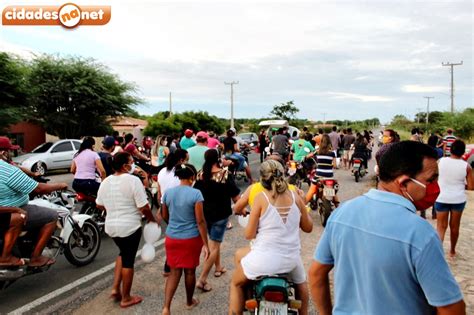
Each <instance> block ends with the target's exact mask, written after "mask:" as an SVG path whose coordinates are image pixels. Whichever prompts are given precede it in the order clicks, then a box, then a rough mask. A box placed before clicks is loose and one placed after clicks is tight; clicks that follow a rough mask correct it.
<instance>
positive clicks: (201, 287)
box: [196, 283, 212, 292]
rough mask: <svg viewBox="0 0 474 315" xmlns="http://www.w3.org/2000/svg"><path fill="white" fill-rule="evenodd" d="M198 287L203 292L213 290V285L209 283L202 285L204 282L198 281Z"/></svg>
mask: <svg viewBox="0 0 474 315" xmlns="http://www.w3.org/2000/svg"><path fill="white" fill-rule="evenodd" d="M196 288H198V289H199V290H201V291H202V292H209V291H212V287H211V285H210V284H209V283H205V284H204V285H202V283H198V284H197V285H196Z"/></svg>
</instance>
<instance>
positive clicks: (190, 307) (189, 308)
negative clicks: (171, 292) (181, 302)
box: [186, 298, 199, 311]
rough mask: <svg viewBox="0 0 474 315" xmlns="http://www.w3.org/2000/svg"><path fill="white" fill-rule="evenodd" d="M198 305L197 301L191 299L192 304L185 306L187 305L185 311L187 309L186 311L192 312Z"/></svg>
mask: <svg viewBox="0 0 474 315" xmlns="http://www.w3.org/2000/svg"><path fill="white" fill-rule="evenodd" d="M198 305H199V300H198V299H195V298H193V304H191V305H187V304H186V309H187V310H188V311H190V310H192V309H193V308H195V307H196V306H198Z"/></svg>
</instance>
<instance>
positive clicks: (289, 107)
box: [270, 101, 300, 122]
mask: <svg viewBox="0 0 474 315" xmlns="http://www.w3.org/2000/svg"><path fill="white" fill-rule="evenodd" d="M299 111H300V110H299V109H298V108H297V107H296V106H295V104H294V103H293V101H288V102H286V103H281V104H280V105H275V106H273V109H272V111H271V112H270V115H274V116H276V117H278V118H283V119H285V120H288V122H289V121H290V119H292V118H294V117H295V115H296V113H298V112H299Z"/></svg>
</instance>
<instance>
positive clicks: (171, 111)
mask: <svg viewBox="0 0 474 315" xmlns="http://www.w3.org/2000/svg"><path fill="white" fill-rule="evenodd" d="M172 104H173V103H172V102H171V92H170V117H171V115H173V110H172V108H173V105H172Z"/></svg>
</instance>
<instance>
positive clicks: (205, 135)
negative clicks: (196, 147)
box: [196, 131, 209, 139]
mask: <svg viewBox="0 0 474 315" xmlns="http://www.w3.org/2000/svg"><path fill="white" fill-rule="evenodd" d="M196 137H200V138H204V139H208V138H209V135H208V134H207V132H205V131H199V132H198V133H197V134H196Z"/></svg>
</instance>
